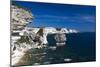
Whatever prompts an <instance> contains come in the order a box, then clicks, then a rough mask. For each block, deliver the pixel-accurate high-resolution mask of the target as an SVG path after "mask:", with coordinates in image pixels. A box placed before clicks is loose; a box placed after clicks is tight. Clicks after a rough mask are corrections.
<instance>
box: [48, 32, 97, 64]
mask: <svg viewBox="0 0 100 67" xmlns="http://www.w3.org/2000/svg"><path fill="white" fill-rule="evenodd" d="M66 38H67V41H66V45H65V46H60V47H57V49H56V50H55V51H52V50H49V52H48V54H49V56H52V57H53V58H54V59H53V60H52V61H51V63H69V62H87V61H95V60H96V59H95V58H96V34H95V32H85V33H71V34H66ZM48 42H49V46H51V45H52V46H54V45H55V44H54V43H55V40H54V38H53V35H48ZM64 59H71V61H64Z"/></svg>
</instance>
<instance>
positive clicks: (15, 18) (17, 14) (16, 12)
mask: <svg viewBox="0 0 100 67" xmlns="http://www.w3.org/2000/svg"><path fill="white" fill-rule="evenodd" d="M32 19H33V16H32V13H31V12H29V11H28V10H26V9H24V8H21V7H19V6H15V5H12V6H11V21H12V23H11V26H12V29H14V30H17V29H18V30H19V29H23V28H24V27H25V26H26V25H27V24H29V23H30V22H32Z"/></svg>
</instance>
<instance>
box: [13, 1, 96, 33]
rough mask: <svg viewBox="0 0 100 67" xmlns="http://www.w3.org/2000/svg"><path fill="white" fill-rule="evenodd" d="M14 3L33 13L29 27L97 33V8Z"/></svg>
mask: <svg viewBox="0 0 100 67" xmlns="http://www.w3.org/2000/svg"><path fill="white" fill-rule="evenodd" d="M12 3H13V4H16V5H19V6H22V7H24V8H26V9H28V10H30V11H31V12H32V13H33V15H34V19H33V22H32V23H31V24H29V26H32V27H42V26H45V27H57V28H62V27H66V28H71V29H76V30H78V31H81V32H95V25H96V18H95V17H96V7H95V6H86V5H84V6H83V5H69V4H50V3H38V2H24V1H13V2H12Z"/></svg>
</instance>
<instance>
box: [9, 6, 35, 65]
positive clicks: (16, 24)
mask: <svg viewBox="0 0 100 67" xmlns="http://www.w3.org/2000/svg"><path fill="white" fill-rule="evenodd" d="M32 20H33V15H32V13H31V12H30V11H29V10H26V9H25V8H22V7H19V6H16V5H11V39H12V43H11V46H12V48H11V49H12V50H11V55H12V65H15V64H16V63H18V61H19V60H20V59H21V57H22V56H24V54H25V53H24V52H25V51H27V50H28V49H30V48H31V45H30V44H29V40H28V38H27V37H22V36H20V35H19V33H20V32H21V31H22V30H23V29H24V28H25V27H26V25H27V24H29V23H30V22H32ZM13 33H14V34H15V35H13ZM16 33H18V34H16ZM21 38H24V40H27V41H26V42H27V43H26V42H23V41H21V40H23V39H21ZM18 40H20V41H18ZM20 42H23V43H20Z"/></svg>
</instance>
